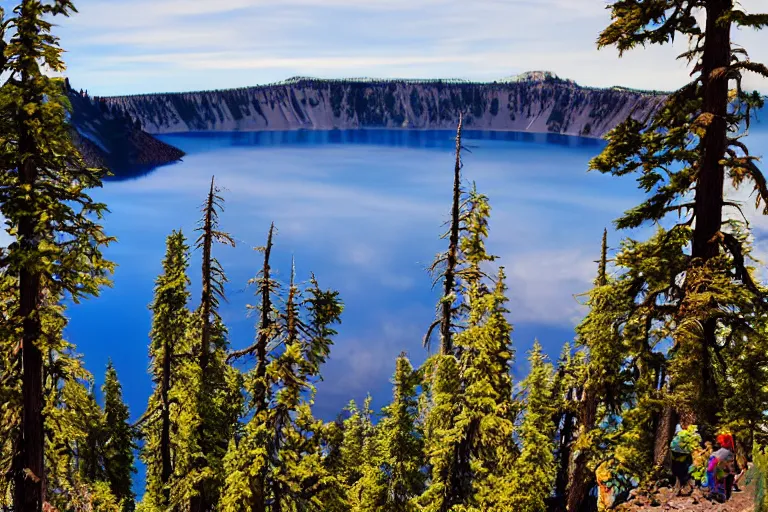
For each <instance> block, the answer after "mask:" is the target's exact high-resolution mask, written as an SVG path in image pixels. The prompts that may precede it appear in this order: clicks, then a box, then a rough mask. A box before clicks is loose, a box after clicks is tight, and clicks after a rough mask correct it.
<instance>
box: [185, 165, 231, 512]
mask: <svg viewBox="0 0 768 512" xmlns="http://www.w3.org/2000/svg"><path fill="white" fill-rule="evenodd" d="M219 194H220V189H219V188H218V187H217V186H216V185H215V182H214V178H211V186H210V189H209V191H208V196H207V198H206V200H205V202H204V204H203V206H202V208H201V210H202V213H203V216H202V218H201V219H200V222H199V226H198V228H197V231H198V232H199V233H200V234H199V236H198V238H197V241H196V243H195V246H196V248H197V249H198V250H200V251H201V252H202V297H201V299H200V307H199V310H198V314H197V315H195V316H196V318H199V319H200V321H199V324H200V325H199V327H196V328H195V329H193V330H192V332H191V333H190V335H191V336H193V337H196V336H197V335H198V332H197V329H199V336H200V343H199V344H198V343H195V352H196V354H195V355H196V358H197V365H198V366H199V368H192V370H193V372H194V373H195V374H197V375H199V376H198V377H197V378H196V379H195V382H196V383H197V384H198V387H199V389H198V392H197V398H196V405H195V407H194V409H195V412H196V414H197V416H198V417H197V418H196V421H195V423H196V428H195V432H194V438H195V444H196V450H195V454H194V455H193V456H192V460H191V462H190V463H191V467H190V468H189V471H187V472H185V473H186V474H184V475H181V476H182V478H184V479H185V480H187V482H185V483H182V484H181V485H182V487H188V488H191V489H193V490H192V492H191V496H190V500H189V501H190V505H189V507H190V511H191V512H206V511H208V510H210V509H211V508H212V507H214V506H215V505H216V504H217V502H218V499H219V490H220V487H221V485H223V480H224V475H223V466H222V464H223V458H224V455H225V453H226V450H227V444H228V443H229V439H230V437H231V436H232V434H233V428H234V426H235V424H236V423H237V419H238V416H239V413H240V410H239V406H240V400H239V399H238V395H239V390H237V389H234V388H233V385H234V383H235V382H237V377H236V376H235V375H234V374H233V370H232V369H231V368H230V367H229V366H228V365H227V364H226V351H227V349H228V343H227V338H226V334H227V333H226V328H225V327H224V324H223V322H222V319H221V315H220V314H219V312H218V307H219V302H220V301H221V300H226V297H225V296H224V285H225V283H226V282H227V278H226V275H225V274H224V270H223V268H222V267H221V264H220V263H219V262H218V260H217V259H216V258H215V257H214V256H213V245H214V242H219V243H223V244H225V245H229V246H232V247H234V246H235V242H234V240H233V239H232V237H231V236H230V235H229V234H228V233H225V232H223V231H221V230H220V228H219V219H218V217H219V213H220V212H221V211H222V210H223V203H224V199H223V198H222V197H221V196H220V195H219ZM198 372H199V373H198Z"/></svg>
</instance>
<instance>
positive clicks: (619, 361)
mask: <svg viewBox="0 0 768 512" xmlns="http://www.w3.org/2000/svg"><path fill="white" fill-rule="evenodd" d="M594 284H595V288H594V289H593V290H592V292H591V293H590V294H589V299H588V301H587V305H588V306H589V308H590V311H589V313H588V314H587V316H586V318H585V319H584V320H583V321H582V322H581V323H580V324H579V325H578V326H577V328H576V334H577V337H576V341H577V343H578V345H579V346H581V347H583V348H585V349H587V350H588V360H587V362H586V368H585V369H584V371H585V375H584V379H585V381H584V387H583V392H582V394H581V399H580V402H579V405H578V424H579V427H578V434H577V436H576V443H575V445H574V446H573V448H572V450H573V457H572V461H571V466H570V469H569V475H570V478H569V479H570V481H569V483H568V495H567V498H566V506H567V510H569V511H577V510H581V507H582V505H583V503H584V500H585V499H586V498H587V495H588V493H589V489H590V488H591V487H592V486H593V485H594V473H593V472H590V471H589V464H590V462H591V461H592V460H593V455H594V453H595V448H596V445H597V439H599V434H600V432H599V430H598V429H597V426H598V425H597V422H598V419H599V418H598V408H599V407H600V405H601V404H604V405H605V409H606V410H607V411H609V412H613V413H617V412H618V411H619V410H620V408H621V406H622V404H623V402H624V396H623V392H622V390H623V388H624V386H625V384H624V382H625V381H624V380H623V378H622V373H621V370H622V365H623V358H624V356H625V354H626V352H625V350H624V347H623V346H622V344H621V339H620V337H619V332H620V330H619V325H620V318H621V311H622V309H623V308H621V305H620V301H619V300H618V299H619V297H617V294H616V291H615V290H614V289H613V288H611V287H608V284H609V276H608V230H604V231H603V241H602V246H601V250H600V260H599V261H598V271H597V277H596V279H595V282H594ZM622 298H624V297H622ZM624 299H625V300H626V298H624Z"/></svg>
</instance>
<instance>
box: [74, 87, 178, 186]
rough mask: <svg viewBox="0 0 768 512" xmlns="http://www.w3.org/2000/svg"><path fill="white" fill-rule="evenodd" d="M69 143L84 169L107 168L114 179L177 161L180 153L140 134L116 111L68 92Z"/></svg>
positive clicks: (101, 103) (125, 117) (140, 130)
mask: <svg viewBox="0 0 768 512" xmlns="http://www.w3.org/2000/svg"><path fill="white" fill-rule="evenodd" d="M67 93H68V94H67V95H68V97H69V101H70V102H71V103H72V114H71V119H70V122H71V124H72V126H73V133H72V139H73V142H74V143H75V145H76V146H77V147H78V149H79V150H80V154H81V155H82V156H83V158H84V159H85V161H86V163H87V164H88V165H91V166H94V167H107V168H109V169H110V170H111V171H112V173H113V174H114V175H115V176H116V177H117V178H125V177H130V176H131V175H138V174H141V173H142V172H144V171H146V170H147V169H151V168H153V167H157V166H159V165H164V164H168V163H171V162H175V161H177V160H179V159H181V157H182V156H184V152H183V151H181V150H179V149H177V148H175V147H173V146H170V145H168V144H166V143H164V142H162V141H160V140H158V139H156V138H155V137H153V136H152V135H150V134H148V133H146V132H145V131H143V130H142V129H141V128H140V127H139V125H138V123H136V121H135V120H134V119H131V117H130V116H127V115H126V114H125V113H124V112H122V111H121V110H120V109H116V108H110V107H109V106H108V105H107V104H106V103H105V102H100V101H97V100H95V99H93V98H90V97H88V96H87V95H85V94H83V93H80V92H77V91H75V90H73V89H71V88H69V89H68V91H67Z"/></svg>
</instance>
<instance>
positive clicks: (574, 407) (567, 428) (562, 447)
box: [552, 343, 585, 500]
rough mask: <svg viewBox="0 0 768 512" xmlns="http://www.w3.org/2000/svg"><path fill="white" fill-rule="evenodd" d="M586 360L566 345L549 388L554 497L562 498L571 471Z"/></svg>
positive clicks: (582, 354) (582, 355) (569, 345)
mask: <svg viewBox="0 0 768 512" xmlns="http://www.w3.org/2000/svg"><path fill="white" fill-rule="evenodd" d="M584 371H585V360H584V353H583V352H579V351H577V352H575V353H574V351H573V349H572V347H571V344H570V343H566V344H565V346H564V347H563V350H562V353H561V355H560V360H559V361H558V365H557V371H556V372H555V378H554V383H553V388H552V396H553V399H554V401H555V402H554V403H555V404H556V407H557V409H556V412H555V417H554V422H555V429H556V438H557V443H556V463H557V477H556V478H555V496H556V497H557V498H558V500H560V499H563V498H564V497H565V493H566V488H567V486H568V479H569V473H570V470H571V451H572V448H573V442H574V440H575V438H576V434H577V431H576V429H577V420H578V405H579V399H580V397H581V395H582V393H583V388H584Z"/></svg>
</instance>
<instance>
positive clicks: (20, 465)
mask: <svg viewBox="0 0 768 512" xmlns="http://www.w3.org/2000/svg"><path fill="white" fill-rule="evenodd" d="M29 8H30V7H29V6H28V2H22V6H21V9H22V10H21V17H22V18H23V17H29V16H32V14H31V13H29V12H27V10H28V9H29ZM21 45H22V46H26V47H31V46H33V45H32V43H31V41H25V40H24V39H22V41H21ZM21 83H22V84H23V86H26V87H27V88H28V87H31V84H30V77H29V75H28V73H27V71H23V72H22V74H21ZM24 104H25V105H29V104H32V105H40V104H42V98H40V97H38V96H37V95H35V94H32V95H30V94H28V93H27V94H26V95H25V98H24ZM30 117H31V114H29V113H28V112H27V111H26V110H25V109H21V111H20V112H19V118H18V121H19V125H18V126H19V148H18V154H19V155H22V158H23V160H22V162H21V165H20V168H19V182H20V184H21V185H22V186H28V187H30V195H31V196H32V197H31V198H30V200H29V201H28V203H27V204H26V205H23V206H22V208H25V209H27V212H28V213H27V214H26V215H24V216H23V217H22V218H21V219H20V221H19V228H18V239H19V246H20V250H21V251H24V252H25V253H34V252H35V251H36V249H37V247H38V245H39V243H40V240H39V239H38V238H37V234H36V233H35V225H36V224H37V219H36V218H35V217H36V215H35V208H36V205H35V202H36V201H35V197H34V196H35V195H36V194H37V193H38V191H37V190H36V184H37V172H38V170H37V168H36V166H35V163H34V161H33V160H32V158H33V156H32V155H35V154H36V151H35V150H36V148H35V140H34V136H33V135H32V134H31V133H29V127H28V123H29V121H30V119H29V118H30ZM40 291H41V289H40V274H39V273H38V272H37V271H36V270H32V269H30V268H29V267H28V266H27V265H25V266H24V267H22V268H21V269H20V272H19V310H18V316H17V318H20V319H21V328H22V332H21V336H22V338H21V350H20V356H21V360H22V374H21V394H22V414H21V433H20V435H21V440H20V443H19V447H20V449H21V453H20V454H19V456H18V457H17V458H15V459H14V461H15V462H16V465H15V468H14V479H15V481H14V489H15V493H14V510H16V511H18V512H40V511H41V510H42V508H43V503H44V502H45V465H44V464H45V463H44V446H45V437H44V436H45V434H44V419H43V404H44V399H43V353H42V351H41V349H40V346H39V345H38V343H39V342H40V339H41V334H42V327H41V323H40V317H39V316H38V315H39V313H40V299H41V296H40Z"/></svg>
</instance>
